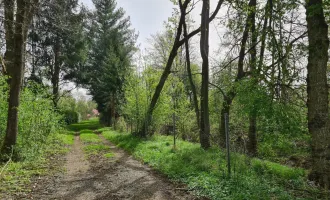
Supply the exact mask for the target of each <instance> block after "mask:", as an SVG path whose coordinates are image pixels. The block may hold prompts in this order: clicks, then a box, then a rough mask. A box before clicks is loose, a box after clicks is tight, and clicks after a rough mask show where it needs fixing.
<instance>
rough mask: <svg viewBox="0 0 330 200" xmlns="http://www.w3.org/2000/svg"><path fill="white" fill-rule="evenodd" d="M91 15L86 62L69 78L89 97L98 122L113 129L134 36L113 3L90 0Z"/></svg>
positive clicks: (111, 0)
mask: <svg viewBox="0 0 330 200" xmlns="http://www.w3.org/2000/svg"><path fill="white" fill-rule="evenodd" d="M93 3H94V5H95V11H94V12H93V13H92V15H91V16H90V19H91V21H90V22H89V25H90V27H89V34H88V35H89V38H88V40H89V42H88V43H89V52H88V61H87V62H86V64H85V65H84V66H82V67H81V68H80V73H79V72H78V70H76V71H77V74H73V77H74V80H75V81H76V82H78V83H81V84H83V85H84V86H86V87H87V88H88V89H89V90H90V93H91V95H93V98H94V100H95V101H96V103H97V104H98V110H99V111H100V112H101V114H102V116H101V120H102V122H104V123H105V124H107V125H113V126H114V125H115V118H116V116H117V114H118V113H119V106H118V105H119V103H120V102H121V101H122V100H123V85H124V82H125V80H126V77H125V76H126V75H127V73H128V72H129V70H130V66H131V57H132V53H133V52H134V51H135V47H134V45H135V39H136V35H135V33H134V30H132V29H131V27H130V26H131V24H130V20H129V18H128V17H125V12H124V10H123V9H122V8H119V9H118V8H117V3H116V1H115V0H93Z"/></svg>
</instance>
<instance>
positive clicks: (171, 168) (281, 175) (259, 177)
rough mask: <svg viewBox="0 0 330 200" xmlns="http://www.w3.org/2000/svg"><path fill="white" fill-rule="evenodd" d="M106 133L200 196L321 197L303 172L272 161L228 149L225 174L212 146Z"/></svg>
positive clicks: (223, 163)
mask: <svg viewBox="0 0 330 200" xmlns="http://www.w3.org/2000/svg"><path fill="white" fill-rule="evenodd" d="M102 134H103V136H104V137H105V138H107V139H108V140H110V141H111V142H114V143H116V144H117V145H118V146H119V147H121V148H124V149H125V150H127V151H129V152H130V153H132V154H133V155H134V156H135V157H136V158H138V159H140V160H142V161H143V162H144V163H146V164H148V165H150V166H152V167H153V168H155V169H157V170H159V171H160V172H162V173H163V174H165V175H167V176H168V177H169V178H171V179H172V180H174V181H179V182H183V183H185V184H187V186H188V188H189V190H192V191H193V192H194V193H196V194H197V195H199V196H207V197H209V198H211V199H235V200H236V199H263V200H264V199H283V200H285V199H324V197H325V196H324V195H322V194H321V192H320V191H319V190H318V189H317V188H316V187H312V186H309V185H308V184H307V183H308V182H307V178H306V174H307V172H306V171H305V170H304V169H301V168H291V167H287V166H283V165H280V164H277V163H273V162H269V161H263V160H260V159H255V158H254V159H251V158H249V157H247V156H245V155H242V154H232V157H231V162H232V174H231V176H229V175H228V174H227V165H226V159H225V154H224V153H223V152H222V151H220V150H219V149H217V148H211V149H209V150H207V151H205V150H203V149H201V148H200V145H198V144H194V143H190V142H185V141H181V140H178V141H177V146H176V148H175V149H173V145H172V144H173V138H172V137H167V136H154V137H153V138H151V139H150V140H147V141H145V140H141V139H139V138H136V137H134V136H132V135H130V134H118V133H116V132H114V131H105V132H103V133H102Z"/></svg>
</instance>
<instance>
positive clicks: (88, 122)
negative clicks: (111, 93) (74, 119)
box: [67, 118, 102, 131]
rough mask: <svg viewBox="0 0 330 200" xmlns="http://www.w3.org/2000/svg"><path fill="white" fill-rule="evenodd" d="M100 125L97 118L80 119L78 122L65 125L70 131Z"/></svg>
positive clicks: (97, 127)
mask: <svg viewBox="0 0 330 200" xmlns="http://www.w3.org/2000/svg"><path fill="white" fill-rule="evenodd" d="M101 127H102V125H101V124H100V122H99V120H98V118H94V119H90V120H86V121H82V122H80V123H78V124H70V125H69V126H67V128H68V129H69V130H70V131H81V130H84V129H90V130H96V129H99V128H101Z"/></svg>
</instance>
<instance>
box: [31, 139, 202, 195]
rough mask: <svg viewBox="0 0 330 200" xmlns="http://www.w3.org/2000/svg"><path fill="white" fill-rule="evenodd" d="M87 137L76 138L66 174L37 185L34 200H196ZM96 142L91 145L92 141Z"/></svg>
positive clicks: (106, 143) (104, 142)
mask: <svg viewBox="0 0 330 200" xmlns="http://www.w3.org/2000/svg"><path fill="white" fill-rule="evenodd" d="M86 135H87V140H86V137H84V134H83V135H80V136H75V138H74V144H73V146H72V148H71V151H70V152H69V153H68V154H67V155H66V159H65V163H63V165H64V167H65V170H64V171H65V172H64V173H62V174H60V175H59V176H52V177H45V178H43V179H41V180H38V182H35V183H34V186H33V188H34V189H33V191H32V193H31V196H30V197H29V198H30V199H40V200H41V199H70V200H72V199H81V200H89V199H112V200H116V199H143V200H144V199H152V200H165V199H166V200H167V199H169V200H170V199H171V200H172V199H173V200H174V199H196V197H194V196H192V195H191V194H189V193H188V192H187V191H186V190H185V189H184V188H182V186H180V185H177V184H174V183H171V182H170V181H169V180H167V179H166V178H165V177H162V176H161V175H160V174H158V173H157V172H155V171H154V170H152V169H151V168H149V167H148V166H146V165H143V164H141V163H140V162H139V161H137V160H135V159H133V157H132V156H131V155H129V154H127V153H126V152H124V151H123V150H120V149H118V148H117V147H116V146H114V145H113V144H111V143H110V142H109V141H107V140H105V139H104V138H103V136H102V135H96V134H94V135H95V136H97V137H98V138H95V137H94V136H92V135H91V134H90V135H89V136H92V138H93V139H91V137H89V139H88V134H86ZM86 135H85V136H86ZM93 140H94V144H92V145H91V144H90V143H89V142H88V141H93ZM96 143H97V144H96ZM89 147H91V148H89ZM93 147H94V148H93ZM95 147H96V148H95ZM104 147H106V148H104ZM90 149H94V150H95V149H96V151H94V152H93V151H89V150H90ZM106 152H107V153H106ZM104 153H106V154H104Z"/></svg>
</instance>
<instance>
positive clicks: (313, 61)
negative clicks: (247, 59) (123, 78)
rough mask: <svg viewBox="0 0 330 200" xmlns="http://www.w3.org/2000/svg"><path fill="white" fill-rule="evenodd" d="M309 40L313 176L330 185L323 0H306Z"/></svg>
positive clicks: (326, 43) (325, 33) (308, 81)
mask: <svg viewBox="0 0 330 200" xmlns="http://www.w3.org/2000/svg"><path fill="white" fill-rule="evenodd" d="M306 16H307V17H306V18H307V29H308V40H309V56H308V65H307V71H308V74H307V94H308V99H307V107H308V116H307V118H308V129H309V132H310V134H311V135H312V160H313V167H312V172H311V174H310V178H311V179H313V180H316V181H317V182H318V183H320V184H321V185H322V186H326V187H328V188H330V132H329V99H328V98H329V97H328V96H329V92H328V89H329V88H328V85H327V64H328V49H329V38H328V25H327V23H326V21H325V16H324V11H323V1H322V0H308V1H306Z"/></svg>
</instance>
